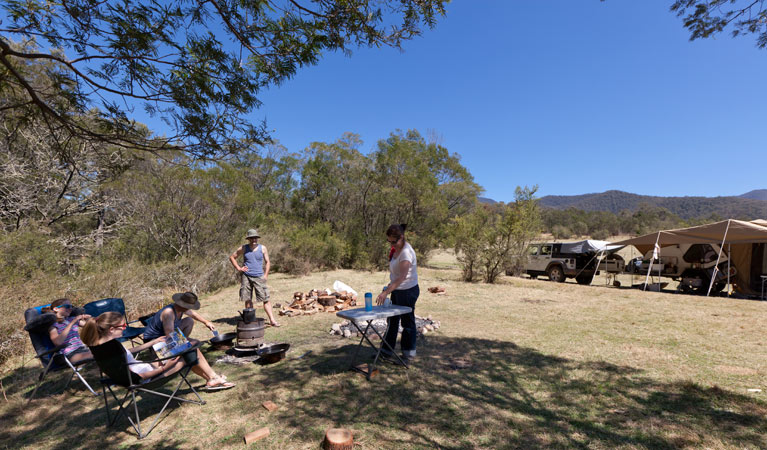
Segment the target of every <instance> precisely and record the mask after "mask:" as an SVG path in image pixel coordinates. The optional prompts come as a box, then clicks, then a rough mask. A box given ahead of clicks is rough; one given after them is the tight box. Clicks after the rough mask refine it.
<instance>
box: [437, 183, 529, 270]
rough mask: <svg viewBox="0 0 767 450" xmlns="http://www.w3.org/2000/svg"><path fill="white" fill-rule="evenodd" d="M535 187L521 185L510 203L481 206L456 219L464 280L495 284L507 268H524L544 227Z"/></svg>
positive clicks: (455, 232)
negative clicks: (530, 248)
mask: <svg viewBox="0 0 767 450" xmlns="http://www.w3.org/2000/svg"><path fill="white" fill-rule="evenodd" d="M537 190H538V187H537V186H534V187H533V188H528V187H525V188H524V189H523V188H520V187H517V188H516V190H515V201H514V203H511V204H509V205H502V204H495V205H477V206H476V207H475V208H474V210H473V211H472V212H470V213H469V214H466V215H464V216H462V217H457V218H455V219H454V220H453V222H452V227H451V235H452V236H453V241H454V243H455V251H456V255H458V262H459V263H460V264H461V269H462V277H463V279H464V281H473V280H475V279H477V278H480V277H481V278H482V280H483V281H484V282H485V283H494V282H495V280H496V279H497V278H498V276H499V275H500V274H501V273H503V272H504V271H505V270H506V269H509V268H510V269H511V270H512V271H514V270H516V268H518V267H521V264H522V260H523V258H524V256H525V249H526V248H527V245H528V244H529V243H530V241H531V240H532V239H533V238H534V237H535V236H537V235H538V233H539V232H540V229H541V218H540V210H539V208H538V203H537V200H536V199H535V192H536V191H537Z"/></svg>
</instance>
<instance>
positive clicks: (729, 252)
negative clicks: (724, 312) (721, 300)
mask: <svg viewBox="0 0 767 450" xmlns="http://www.w3.org/2000/svg"><path fill="white" fill-rule="evenodd" d="M731 260H732V244H727V296H728V297H729V296H730V289H732V287H731V286H730V270H731V269H730V261H731Z"/></svg>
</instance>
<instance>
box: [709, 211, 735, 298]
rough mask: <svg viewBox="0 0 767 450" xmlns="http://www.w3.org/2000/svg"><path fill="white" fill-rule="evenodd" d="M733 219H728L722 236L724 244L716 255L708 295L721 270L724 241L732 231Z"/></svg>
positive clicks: (728, 272) (728, 273) (728, 275)
mask: <svg viewBox="0 0 767 450" xmlns="http://www.w3.org/2000/svg"><path fill="white" fill-rule="evenodd" d="M731 221H732V219H727V228H725V229H724V237H722V244H721V245H720V246H719V254H718V255H716V265H714V271H713V272H711V282H710V283H708V292H706V297H708V295H709V294H710V293H711V288H712V287H713V286H714V280H716V273H717V272H719V259H720V258H721V257H722V250H724V242H725V241H726V240H727V232H728V231H730V222H731ZM728 261H729V259H728ZM728 265H729V263H728ZM728 269H729V267H728ZM729 277H730V271H729V270H728V271H727V278H728V280H729Z"/></svg>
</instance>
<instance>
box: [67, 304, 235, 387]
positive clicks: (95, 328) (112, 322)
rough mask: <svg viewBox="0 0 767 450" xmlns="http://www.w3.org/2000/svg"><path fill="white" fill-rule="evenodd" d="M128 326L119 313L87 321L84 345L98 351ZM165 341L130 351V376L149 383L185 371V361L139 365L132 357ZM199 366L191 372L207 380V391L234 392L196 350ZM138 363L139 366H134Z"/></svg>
mask: <svg viewBox="0 0 767 450" xmlns="http://www.w3.org/2000/svg"><path fill="white" fill-rule="evenodd" d="M126 326H127V324H126V323H125V318H124V317H123V316H122V315H121V314H119V313H116V312H111V311H108V312H105V313H102V314H101V315H99V316H98V317H96V318H90V319H88V322H87V323H86V324H85V326H84V327H83V328H82V330H81V331H80V335H81V338H82V340H83V342H85V344H86V345H88V346H89V347H95V346H97V345H102V344H105V343H107V342H109V341H111V340H112V339H117V338H119V337H121V336H122V334H123V330H124V329H125V327H126ZM161 339H163V337H159V338H157V339H154V340H152V341H149V342H147V343H145V344H142V345H139V346H137V347H133V348H131V349H128V348H126V349H125V353H126V355H125V359H126V362H127V363H129V364H130V365H129V367H130V370H131V372H133V373H135V374H137V375H138V376H140V377H141V378H143V379H149V378H153V377H156V376H158V375H170V374H173V373H175V372H178V371H179V370H181V369H182V368H183V367H184V364H185V363H184V361H183V359H181V358H178V357H176V358H171V359H167V360H165V361H162V362H160V363H152V364H150V363H139V361H137V360H136V359H135V358H134V357H133V353H137V352H140V351H141V350H145V349H147V348H149V347H151V346H152V344H155V343H156V342H158V341H159V340H161ZM196 351H197V363H196V364H195V365H194V366H192V371H193V372H194V373H196V374H197V375H199V376H201V377H202V378H204V379H205V380H206V384H205V388H204V389H205V390H209V391H213V390H220V389H229V388H233V387H234V386H235V385H234V383H231V382H229V381H226V377H224V376H223V375H219V374H217V373H216V372H214V371H213V369H212V368H211V367H210V365H209V364H208V361H206V360H205V357H204V356H202V352H200V349H197V350H196ZM131 363H139V364H131Z"/></svg>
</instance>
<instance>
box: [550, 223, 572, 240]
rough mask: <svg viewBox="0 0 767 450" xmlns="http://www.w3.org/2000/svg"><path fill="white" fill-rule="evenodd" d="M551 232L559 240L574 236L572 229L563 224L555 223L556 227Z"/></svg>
mask: <svg viewBox="0 0 767 450" xmlns="http://www.w3.org/2000/svg"><path fill="white" fill-rule="evenodd" d="M551 234H552V235H553V236H554V239H557V240H560V239H570V238H571V237H572V236H573V233H572V231H570V229H569V228H567V227H566V226H563V225H554V227H553V228H552V229H551Z"/></svg>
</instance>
